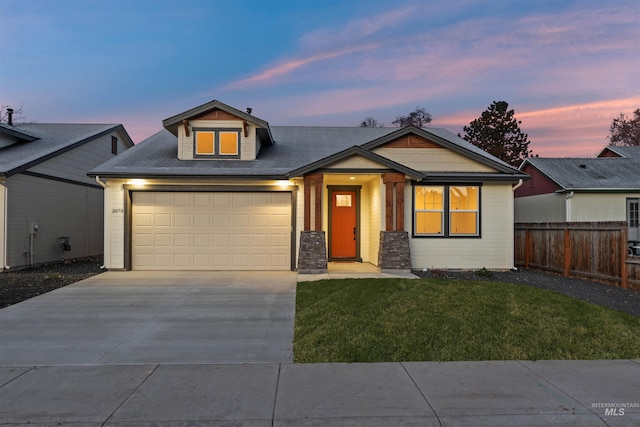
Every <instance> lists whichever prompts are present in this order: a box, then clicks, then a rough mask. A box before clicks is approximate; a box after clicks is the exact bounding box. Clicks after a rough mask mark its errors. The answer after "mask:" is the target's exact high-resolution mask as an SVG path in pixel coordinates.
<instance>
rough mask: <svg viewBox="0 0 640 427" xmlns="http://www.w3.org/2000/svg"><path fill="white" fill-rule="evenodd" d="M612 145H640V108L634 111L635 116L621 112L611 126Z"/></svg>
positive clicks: (610, 138)
mask: <svg viewBox="0 0 640 427" xmlns="http://www.w3.org/2000/svg"><path fill="white" fill-rule="evenodd" d="M608 138H609V141H611V145H633V146H639V145H640V108H636V110H635V111H634V112H633V118H631V117H629V118H627V116H625V115H624V113H620V115H619V116H618V117H617V118H615V119H613V122H611V126H610V127H609V137H608Z"/></svg>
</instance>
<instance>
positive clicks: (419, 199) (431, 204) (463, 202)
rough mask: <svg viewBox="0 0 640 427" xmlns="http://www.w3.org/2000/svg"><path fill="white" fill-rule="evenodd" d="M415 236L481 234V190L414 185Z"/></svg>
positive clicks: (466, 187) (476, 188)
mask: <svg viewBox="0 0 640 427" xmlns="http://www.w3.org/2000/svg"><path fill="white" fill-rule="evenodd" d="M413 196H414V199H413V200H414V228H413V232H414V236H416V237H420V236H424V237H429V236H442V237H458V236H479V235H480V187H479V186H477V185H466V186H464V185H439V186H434V185H416V186H415V187H414V192H413Z"/></svg>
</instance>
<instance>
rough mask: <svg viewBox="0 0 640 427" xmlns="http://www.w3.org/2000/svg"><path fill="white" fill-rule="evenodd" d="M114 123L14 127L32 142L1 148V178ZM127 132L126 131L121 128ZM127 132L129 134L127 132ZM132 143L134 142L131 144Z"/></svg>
mask: <svg viewBox="0 0 640 427" xmlns="http://www.w3.org/2000/svg"><path fill="white" fill-rule="evenodd" d="M119 127H122V126H121V125H115V124H77V123H73V124H70V123H24V124H20V125H16V126H14V128H16V129H20V130H21V131H22V132H23V133H25V134H26V135H30V136H33V137H34V138H37V139H34V140H32V141H24V142H19V143H15V144H13V145H10V146H8V147H4V148H0V175H4V176H10V175H11V174H13V173H16V172H17V171H20V170H22V169H24V168H26V167H31V166H33V165H35V164H37V163H39V162H41V161H44V160H46V159H48V158H51V157H52V156H55V155H56V154H58V153H61V152H64V151H66V150H68V149H70V148H72V147H74V146H76V145H80V144H83V143H85V142H88V141H89V140H91V139H93V138H95V137H97V136H99V135H101V134H103V133H105V132H109V131H111V130H113V129H115V128H119ZM122 130H123V131H124V128H122ZM125 133H126V132H125ZM129 142H130V143H131V144H133V143H132V142H131V141H129Z"/></svg>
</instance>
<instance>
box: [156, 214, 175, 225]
mask: <svg viewBox="0 0 640 427" xmlns="http://www.w3.org/2000/svg"><path fill="white" fill-rule="evenodd" d="M171 226H172V224H171V214H170V213H157V214H155V215H154V216H153V222H152V227H171Z"/></svg>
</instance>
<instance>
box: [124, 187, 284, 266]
mask: <svg viewBox="0 0 640 427" xmlns="http://www.w3.org/2000/svg"><path fill="white" fill-rule="evenodd" d="M132 197H133V200H132V204H133V206H132V241H131V245H132V246H131V247H132V254H131V258H132V268H133V269H134V270H290V269H291V193H277V192H271V193H268V192H261V193H227V192H223V193H154V192H134V193H133V196H132Z"/></svg>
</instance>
